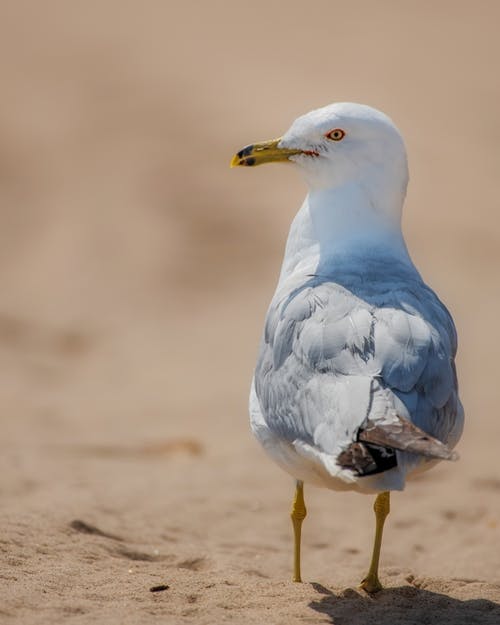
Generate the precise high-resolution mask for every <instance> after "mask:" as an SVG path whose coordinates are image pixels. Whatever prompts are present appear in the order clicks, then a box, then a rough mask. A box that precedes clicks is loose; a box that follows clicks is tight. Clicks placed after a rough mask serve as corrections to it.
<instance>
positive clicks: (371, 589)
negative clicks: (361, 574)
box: [359, 575, 384, 594]
mask: <svg viewBox="0 0 500 625" xmlns="http://www.w3.org/2000/svg"><path fill="white" fill-rule="evenodd" d="M359 587H360V588H361V589H362V590H364V591H365V592H368V593H370V594H374V593H376V592H380V591H381V590H383V588H384V587H383V586H382V584H381V583H380V580H379V578H378V577H377V576H376V575H367V576H366V577H365V579H364V580H363V581H362V582H361V584H360V585H359Z"/></svg>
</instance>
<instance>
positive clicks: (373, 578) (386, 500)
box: [361, 491, 391, 592]
mask: <svg viewBox="0 0 500 625" xmlns="http://www.w3.org/2000/svg"><path fill="white" fill-rule="evenodd" d="M390 502H391V493H390V492H389V491H385V492H383V493H380V494H379V495H377V498H376V499H375V504H374V505H373V509H374V510H375V541H374V543H373V555H372V561H371V563H370V569H369V570H368V575H367V576H366V577H365V579H364V580H363V581H362V582H361V588H362V589H363V590H366V592H378V591H379V590H382V584H381V583H380V580H379V578H378V563H379V559H380V547H381V545H382V532H383V529H384V522H385V519H386V518H387V515H388V514H389V512H390V510H391V505H390Z"/></svg>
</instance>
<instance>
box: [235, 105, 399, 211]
mask: <svg viewBox="0 0 500 625" xmlns="http://www.w3.org/2000/svg"><path fill="white" fill-rule="evenodd" d="M279 161H281V162H292V163H295V165H297V166H298V167H299V169H300V170H302V172H303V173H304V175H305V178H306V181H307V183H308V184H309V187H310V188H311V190H313V191H314V190H316V189H335V188H339V187H342V186H346V185H359V186H361V187H363V188H365V189H366V191H367V195H368V196H370V199H371V200H373V202H374V203H377V199H379V198H378V196H380V195H383V194H384V193H389V194H393V193H396V194H397V195H398V196H399V201H398V202H396V204H399V205H400V206H401V205H402V200H403V199H404V195H405V192H406V185H407V182H408V167H407V160H406V150H405V146H404V142H403V139H402V137H401V134H400V133H399V131H398V129H397V128H396V126H395V125H394V123H393V122H392V121H391V120H390V119H389V117H387V115H385V114H384V113H381V112H380V111H378V110H376V109H374V108H371V107H369V106H366V105H363V104H353V103H349V102H341V103H336V104H331V105H329V106H325V107H323V108H320V109H316V110H314V111H311V112H310V113H307V114H306V115H302V116H301V117H299V118H297V119H296V120H295V121H294V122H293V124H292V125H291V127H290V128H289V130H287V131H286V132H285V134H284V135H283V136H282V137H280V138H279V139H275V140H272V141H266V142H263V143H254V144H251V145H248V146H246V147H245V148H243V149H242V150H240V151H239V152H238V153H237V154H236V155H235V156H234V157H233V159H232V161H231V167H241V166H244V167H252V166H256V165H261V164H264V163H269V162H279ZM372 196H373V197H372Z"/></svg>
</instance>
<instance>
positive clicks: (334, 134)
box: [325, 128, 345, 141]
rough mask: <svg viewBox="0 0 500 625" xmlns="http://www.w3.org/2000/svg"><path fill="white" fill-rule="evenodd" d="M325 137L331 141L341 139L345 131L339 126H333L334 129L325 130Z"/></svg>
mask: <svg viewBox="0 0 500 625" xmlns="http://www.w3.org/2000/svg"><path fill="white" fill-rule="evenodd" d="M325 137H326V138H327V139H331V140H332V141H342V139H343V138H344V137H345V132H344V131H343V130H342V129H341V128H335V129H334V130H330V132H327V133H326V135H325Z"/></svg>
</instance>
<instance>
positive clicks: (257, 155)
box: [230, 138, 302, 167]
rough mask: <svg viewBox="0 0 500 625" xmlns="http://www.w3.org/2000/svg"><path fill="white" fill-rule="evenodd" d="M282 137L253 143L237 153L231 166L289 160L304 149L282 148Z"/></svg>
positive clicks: (246, 165) (251, 165) (250, 165)
mask: <svg viewBox="0 0 500 625" xmlns="http://www.w3.org/2000/svg"><path fill="white" fill-rule="evenodd" d="M280 141H281V138H279V139H274V140H273V141H264V142H263V143H252V145H247V146H246V148H243V149H242V150H240V151H239V152H238V154H235V155H234V156H233V158H232V160H231V165H230V166H231V167H253V166H254V165H262V164H263V163H278V162H280V161H282V162H283V161H288V159H289V158H290V156H293V155H294V154H301V152H302V150H293V149H289V148H280V147H278V143H279V142H280Z"/></svg>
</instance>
